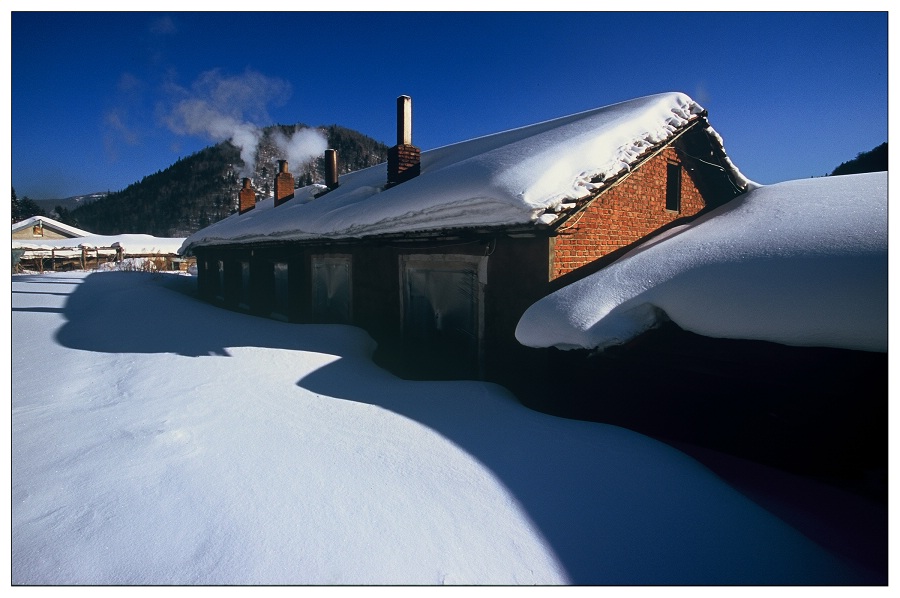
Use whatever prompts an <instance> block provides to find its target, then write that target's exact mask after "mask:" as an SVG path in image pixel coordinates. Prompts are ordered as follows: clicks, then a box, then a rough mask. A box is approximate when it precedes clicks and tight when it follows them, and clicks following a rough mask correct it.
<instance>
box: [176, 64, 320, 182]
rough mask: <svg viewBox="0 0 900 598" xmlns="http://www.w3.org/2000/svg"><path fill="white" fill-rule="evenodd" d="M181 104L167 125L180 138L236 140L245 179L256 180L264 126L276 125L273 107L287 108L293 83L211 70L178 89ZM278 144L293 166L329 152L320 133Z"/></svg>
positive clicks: (304, 132)
mask: <svg viewBox="0 0 900 598" xmlns="http://www.w3.org/2000/svg"><path fill="white" fill-rule="evenodd" d="M172 93H173V95H174V97H175V101H174V103H173V105H172V106H171V108H170V109H169V110H167V111H166V113H165V116H164V120H165V122H166V124H167V125H168V127H169V129H171V130H172V131H173V132H174V133H176V134H179V135H201V136H205V137H207V138H209V139H211V140H213V141H215V142H220V141H230V142H231V143H232V144H233V145H234V146H235V147H237V148H238V149H239V150H240V152H241V160H242V161H243V165H242V167H241V169H240V175H241V176H248V177H249V176H252V175H253V171H254V167H255V165H256V155H257V149H258V147H259V141H260V139H261V138H262V128H261V125H260V124H259V123H268V124H271V122H272V121H271V119H270V117H269V114H268V106H269V105H272V104H276V105H277V104H281V103H283V102H284V100H285V99H286V98H287V97H288V96H289V95H290V93H291V86H290V83H288V82H287V81H283V80H281V79H276V78H272V77H267V76H265V75H263V74H262V73H257V72H254V71H249V70H248V71H246V72H245V73H244V74H242V75H237V76H232V77H225V76H223V75H222V74H221V73H220V72H219V71H218V70H213V71H208V72H206V73H203V74H202V75H200V77H199V78H198V79H197V80H196V81H195V82H194V83H193V84H192V85H191V87H190V89H185V88H182V87H177V86H173V87H172ZM275 143H276V146H277V147H278V148H279V150H280V151H282V152H284V154H285V159H287V160H288V163H289V164H290V163H293V164H300V163H303V162H306V161H307V160H310V159H311V158H312V157H315V156H317V155H320V154H321V153H322V152H324V151H325V148H326V147H327V141H326V140H325V137H324V136H323V135H322V134H321V133H319V132H318V131H315V130H312V129H302V130H300V131H297V132H296V133H294V134H293V135H292V136H291V137H287V136H285V135H284V134H283V133H281V132H278V133H277V134H276V135H275Z"/></svg>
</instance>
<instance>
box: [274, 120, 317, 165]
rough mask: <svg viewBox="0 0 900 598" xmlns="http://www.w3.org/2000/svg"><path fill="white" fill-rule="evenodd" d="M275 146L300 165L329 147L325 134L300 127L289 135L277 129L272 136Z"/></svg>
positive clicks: (291, 160)
mask: <svg viewBox="0 0 900 598" xmlns="http://www.w3.org/2000/svg"><path fill="white" fill-rule="evenodd" d="M272 141H274V142H275V147H277V148H278V151H279V152H281V155H283V156H284V159H286V160H287V161H288V166H290V165H291V164H294V165H299V164H303V163H305V162H308V161H310V160H312V159H313V158H316V157H318V156H321V155H322V154H323V153H325V150H326V149H328V140H327V139H326V138H325V135H323V134H322V133H321V131H318V130H316V129H300V130H299V131H295V132H294V134H293V135H291V136H290V137H288V136H287V135H285V134H284V133H282V132H281V131H276V132H275V134H274V135H273V136H272Z"/></svg>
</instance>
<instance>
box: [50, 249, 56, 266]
mask: <svg viewBox="0 0 900 598" xmlns="http://www.w3.org/2000/svg"><path fill="white" fill-rule="evenodd" d="M50 269H51V270H53V271H54V272H56V248H53V249H51V250H50Z"/></svg>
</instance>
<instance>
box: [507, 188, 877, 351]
mask: <svg viewBox="0 0 900 598" xmlns="http://www.w3.org/2000/svg"><path fill="white" fill-rule="evenodd" d="M887 261H888V259H887V173H872V174H862V175H851V176H842V177H828V178H816V179H806V180H798V181H789V182H785V183H780V184H777V185H771V186H764V187H760V188H757V189H755V190H753V191H750V192H749V193H747V194H745V195H743V196H740V197H738V198H737V199H735V200H733V201H731V202H730V203H728V204H726V205H724V206H722V207H720V208H718V209H716V210H713V211H712V212H710V213H708V214H706V215H705V216H703V217H701V218H698V219H697V220H696V221H694V222H693V223H691V224H689V225H686V226H684V227H681V228H678V229H673V230H671V231H668V232H667V233H666V234H665V235H663V236H660V237H659V238H656V239H653V240H651V241H649V242H648V243H645V244H644V245H642V246H640V247H638V248H637V249H635V250H634V251H632V252H630V253H629V254H627V255H626V256H624V257H622V258H621V259H619V260H617V261H616V262H615V263H613V264H611V265H610V266H608V267H606V268H604V269H603V270H601V271H599V272H597V273H596V274H593V275H591V276H589V277H587V278H584V279H582V280H580V281H578V282H576V283H573V284H571V285H569V286H567V287H565V288H563V289H560V290H559V291H557V292H555V293H553V294H551V295H549V296H547V297H545V298H544V299H542V300H540V301H538V302H537V303H535V304H534V305H532V306H531V307H530V308H529V309H528V310H527V311H526V312H525V314H523V316H522V318H521V320H520V321H519V325H518V327H517V329H516V338H517V339H518V340H519V341H520V342H521V343H523V344H525V345H528V346H532V347H549V346H555V347H558V348H561V349H573V348H584V349H593V348H604V347H608V346H611V345H616V344H621V343H624V342H626V341H628V340H630V339H632V338H634V337H635V336H637V335H639V334H640V333H642V332H644V331H645V330H647V329H649V328H651V327H653V326H655V325H657V324H658V323H659V322H660V321H662V320H664V319H666V318H669V319H671V320H672V321H674V322H675V323H676V324H678V325H679V326H681V327H682V328H683V329H685V330H689V331H691V332H695V333H698V334H702V335H706V336H710V337H720V338H739V339H756V340H767V341H772V342H777V343H782V344H786V345H797V346H820V347H836V348H846V349H860V350H865V351H886V350H887V336H888V335H887V313H888V310H887V288H888V287H887V284H888V275H887Z"/></svg>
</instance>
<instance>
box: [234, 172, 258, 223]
mask: <svg viewBox="0 0 900 598" xmlns="http://www.w3.org/2000/svg"><path fill="white" fill-rule="evenodd" d="M238 200H239V204H238V205H239V206H240V207H239V208H238V211H239V212H240V213H241V214H243V213H244V212H249V211H250V210H252V209H253V208H255V207H256V191H254V190H253V189H252V188H251V187H250V179H247V178H245V179H244V188H243V189H241V191H240V193H238Z"/></svg>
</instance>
